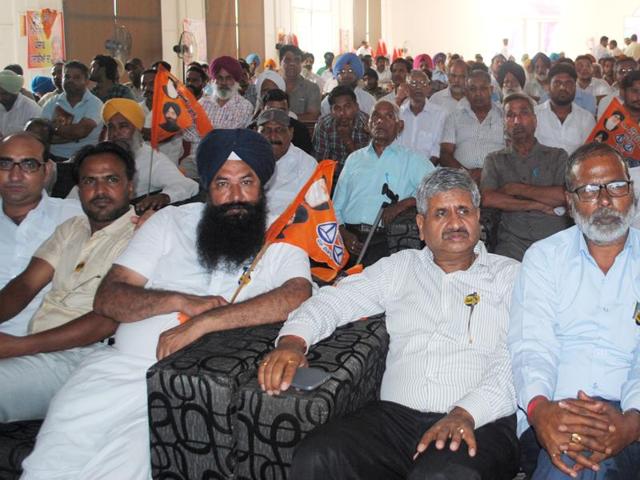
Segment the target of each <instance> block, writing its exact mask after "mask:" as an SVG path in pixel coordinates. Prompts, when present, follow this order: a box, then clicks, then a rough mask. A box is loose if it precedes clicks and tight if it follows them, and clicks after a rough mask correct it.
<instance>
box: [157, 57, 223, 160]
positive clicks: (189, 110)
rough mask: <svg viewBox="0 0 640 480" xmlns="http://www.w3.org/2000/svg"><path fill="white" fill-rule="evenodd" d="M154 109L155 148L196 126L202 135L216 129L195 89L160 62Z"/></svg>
mask: <svg viewBox="0 0 640 480" xmlns="http://www.w3.org/2000/svg"><path fill="white" fill-rule="evenodd" d="M151 112H152V116H151V147H153V148H155V149H157V148H158V144H159V143H160V142H162V141H164V140H166V139H168V138H171V137H173V136H174V135H175V134H176V133H178V132H180V131H182V130H183V129H185V128H189V127H191V126H192V125H195V127H196V130H197V131H198V133H199V134H200V136H204V135H206V134H207V133H209V132H210V131H211V130H213V126H212V125H211V121H210V120H209V117H207V114H206V112H205V111H204V108H202V105H200V103H198V100H196V97H194V96H193V93H191V90H189V89H188V88H187V87H185V86H184V84H183V83H182V82H181V81H180V80H178V79H177V78H176V77H174V76H173V75H171V73H170V72H168V71H167V70H166V69H165V68H164V67H163V66H162V65H158V73H157V74H156V78H155V80H154V85H153V104H152V108H151Z"/></svg>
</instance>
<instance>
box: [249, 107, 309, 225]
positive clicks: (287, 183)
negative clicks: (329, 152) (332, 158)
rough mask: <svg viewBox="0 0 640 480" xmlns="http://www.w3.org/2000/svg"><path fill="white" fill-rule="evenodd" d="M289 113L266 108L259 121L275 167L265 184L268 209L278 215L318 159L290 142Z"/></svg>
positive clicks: (272, 214) (296, 192) (294, 194)
mask: <svg viewBox="0 0 640 480" xmlns="http://www.w3.org/2000/svg"><path fill="white" fill-rule="evenodd" d="M290 121H291V119H290V118H289V115H288V114H287V112H285V111H283V110H278V109H275V108H271V109H267V110H264V111H263V112H262V113H261V114H260V116H259V117H258V120H257V122H256V123H257V125H258V132H259V133H260V135H262V136H263V137H264V138H266V139H267V141H268V142H269V143H270V144H271V147H272V148H273V155H274V157H275V159H276V167H275V170H274V172H273V176H272V177H271V179H270V180H269V181H268V182H267V184H266V185H265V191H266V195H267V210H268V212H269V215H270V216H273V218H274V219H275V218H277V217H279V216H280V215H281V214H282V212H284V211H285V209H286V208H287V207H288V206H289V204H290V203H291V202H292V201H293V199H294V198H296V195H297V194H298V192H300V189H301V188H302V187H303V186H304V184H305V183H307V180H309V177H310V176H311V175H312V174H313V172H314V171H315V169H316V167H317V166H318V162H316V160H315V158H313V157H312V156H311V155H309V154H308V153H305V152H304V151H303V150H301V149H299V148H298V147H296V146H295V145H293V144H292V143H291V140H292V139H293V127H292V126H291V123H290Z"/></svg>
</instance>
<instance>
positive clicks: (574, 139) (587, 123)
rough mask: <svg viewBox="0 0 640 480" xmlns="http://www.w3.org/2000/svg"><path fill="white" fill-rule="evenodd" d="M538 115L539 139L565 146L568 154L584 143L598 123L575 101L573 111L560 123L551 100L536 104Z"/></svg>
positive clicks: (545, 142) (537, 132)
mask: <svg viewBox="0 0 640 480" xmlns="http://www.w3.org/2000/svg"><path fill="white" fill-rule="evenodd" d="M536 117H537V118H538V127H537V128H536V138H537V139H538V141H539V142H540V143H542V144H543V145H547V146H549V147H558V148H563V149H564V150H565V152H567V154H568V155H571V154H572V153H573V152H574V151H575V150H576V149H577V148H578V147H579V146H580V145H582V144H584V142H585V140H586V139H587V137H588V136H589V134H590V133H591V130H593V127H594V126H595V124H596V121H595V119H594V118H593V115H591V114H590V113H589V112H587V111H586V110H585V109H583V108H581V107H579V106H578V105H576V104H575V103H572V104H571V113H569V115H567V118H565V120H564V122H562V123H560V120H559V119H558V116H557V115H556V114H555V113H554V112H553V110H551V100H547V101H546V102H544V103H542V104H541V105H538V106H536Z"/></svg>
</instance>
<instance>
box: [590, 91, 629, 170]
mask: <svg viewBox="0 0 640 480" xmlns="http://www.w3.org/2000/svg"><path fill="white" fill-rule="evenodd" d="M594 141H595V142H602V143H606V144H609V145H611V146H612V147H613V148H615V149H616V150H617V151H618V152H620V155H622V156H623V157H624V158H625V159H627V160H628V161H629V160H630V161H631V163H630V166H637V165H638V162H639V161H640V126H639V125H638V124H637V123H635V122H634V121H633V120H632V119H631V117H630V116H629V113H628V112H627V109H626V108H624V105H623V104H621V103H620V101H619V100H618V99H617V98H614V99H613V100H611V103H610V104H609V106H608V107H607V109H606V110H605V111H604V114H603V115H602V116H601V117H600V120H598V123H596V126H595V127H593V130H592V131H591V134H590V135H589V137H587V141H586V143H591V142H594Z"/></svg>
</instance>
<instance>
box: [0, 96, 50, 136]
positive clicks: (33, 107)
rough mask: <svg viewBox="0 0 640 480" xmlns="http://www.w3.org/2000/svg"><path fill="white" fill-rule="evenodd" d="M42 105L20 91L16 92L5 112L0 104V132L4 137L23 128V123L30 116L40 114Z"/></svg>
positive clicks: (30, 117)
mask: <svg viewBox="0 0 640 480" xmlns="http://www.w3.org/2000/svg"><path fill="white" fill-rule="evenodd" d="M41 114H42V107H41V106H40V105H38V104H37V103H36V102H34V101H33V100H31V99H30V98H27V97H25V96H24V95H22V94H21V93H19V94H18V97H17V98H16V101H15V102H14V103H13V106H12V107H11V110H9V111H8V112H7V110H6V109H5V108H4V105H2V104H0V133H1V134H2V135H4V136H5V137H6V136H7V135H11V134H12V133H17V132H21V131H23V130H24V125H25V123H27V122H28V121H29V120H31V119H32V118H36V117H40V116H42V115H41Z"/></svg>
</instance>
